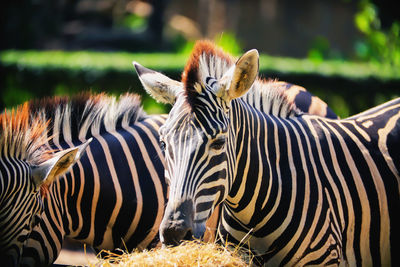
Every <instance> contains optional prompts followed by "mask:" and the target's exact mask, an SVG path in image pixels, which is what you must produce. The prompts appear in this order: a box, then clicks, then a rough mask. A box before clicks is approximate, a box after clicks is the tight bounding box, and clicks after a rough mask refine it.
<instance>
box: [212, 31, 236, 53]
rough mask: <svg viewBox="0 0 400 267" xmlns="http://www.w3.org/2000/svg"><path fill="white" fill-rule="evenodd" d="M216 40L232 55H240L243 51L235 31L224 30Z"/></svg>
mask: <svg viewBox="0 0 400 267" xmlns="http://www.w3.org/2000/svg"><path fill="white" fill-rule="evenodd" d="M214 41H215V43H216V44H217V45H218V46H220V47H222V49H224V50H225V51H227V52H228V53H230V54H232V55H240V54H241V53H242V52H243V51H242V46H241V45H240V42H239V40H238V39H237V38H236V36H235V34H234V33H231V32H224V33H222V34H221V35H219V36H216V37H215V38H214Z"/></svg>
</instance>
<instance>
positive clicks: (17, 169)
mask: <svg viewBox="0 0 400 267" xmlns="http://www.w3.org/2000/svg"><path fill="white" fill-rule="evenodd" d="M46 127H47V124H46V123H45V122H43V121H41V120H40V119H32V118H30V114H29V110H28V108H27V105H24V106H23V107H22V108H20V109H18V110H17V111H16V112H14V111H13V112H12V113H11V114H10V113H7V112H4V113H3V114H0V257H1V259H2V262H5V263H6V266H18V265H19V260H20V256H21V254H22V249H23V245H24V242H25V241H26V240H27V238H28V237H29V234H30V232H31V231H32V229H33V227H34V226H35V225H36V224H37V223H39V222H40V213H41V210H42V207H43V202H42V198H43V197H45V193H46V190H47V188H48V187H49V185H50V184H51V182H52V181H54V180H55V178H56V177H57V176H59V175H61V174H63V173H64V172H65V171H66V170H67V169H68V168H69V167H70V166H71V165H72V164H74V163H75V162H76V161H77V160H78V159H79V158H80V156H81V155H82V153H83V151H84V150H85V148H86V146H87V145H88V143H89V142H90V141H88V142H86V143H84V144H82V145H80V146H78V147H74V148H70V149H67V150H65V151H59V152H57V153H52V151H48V150H47V149H46V148H45V146H44V145H45V143H46V142H47V130H46Z"/></svg>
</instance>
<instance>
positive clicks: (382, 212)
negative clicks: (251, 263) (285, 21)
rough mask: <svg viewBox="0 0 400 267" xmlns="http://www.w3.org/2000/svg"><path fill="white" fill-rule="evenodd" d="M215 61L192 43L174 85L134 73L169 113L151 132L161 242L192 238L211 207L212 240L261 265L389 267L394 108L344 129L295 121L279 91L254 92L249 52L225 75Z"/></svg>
mask: <svg viewBox="0 0 400 267" xmlns="http://www.w3.org/2000/svg"><path fill="white" fill-rule="evenodd" d="M221 53H222V52H221V51H220V50H219V49H217V48H215V47H213V46H212V45H211V44H210V43H204V42H201V43H198V44H197V45H196V46H195V48H194V51H193V52H192V55H191V56H190V59H189V61H188V64H187V66H186V68H185V71H184V73H183V75H182V82H183V87H177V86H175V85H176V82H171V81H170V80H169V79H168V78H166V77H165V76H163V75H162V74H160V73H157V72H155V71H152V70H149V69H146V68H144V67H142V66H140V65H139V64H137V63H136V64H135V67H136V69H137V72H138V74H139V76H140V80H141V82H142V84H143V86H144V87H145V88H146V90H147V91H149V92H150V94H151V95H152V96H153V97H154V98H155V99H157V100H160V101H166V100H167V101H168V102H170V103H171V104H173V107H172V109H171V111H170V113H169V116H168V118H167V120H166V122H165V123H164V125H163V126H162V127H161V128H160V130H159V133H160V140H161V142H162V144H163V146H164V147H165V148H164V149H165V159H166V177H167V178H168V180H169V182H170V190H169V201H168V204H167V207H166V211H165V214H164V217H163V221H162V223H161V226H160V239H161V241H162V242H163V243H164V244H176V243H177V242H179V241H180V240H182V239H185V238H188V237H190V236H191V235H193V236H195V237H201V236H202V234H203V232H204V230H205V221H206V220H207V218H208V217H209V216H210V214H211V213H212V211H213V209H214V207H216V205H218V204H220V203H221V205H222V215H221V220H220V223H219V229H218V233H219V236H220V238H221V239H222V240H229V241H232V242H235V243H242V244H245V245H248V246H249V247H250V248H251V249H252V250H254V251H255V253H256V254H257V255H260V257H261V258H262V260H263V263H265V264H266V265H267V266H277V265H286V266H304V265H340V264H347V265H350V266H371V265H375V266H380V265H383V266H388V265H393V266H399V260H398V257H397V256H396V255H395V253H396V250H395V247H397V246H396V245H395V244H396V242H397V240H398V239H399V238H400V235H399V229H398V227H397V226H398V225H399V223H400V220H399V216H396V212H398V211H399V210H400V200H399V183H400V178H399V171H400V156H399V155H400V154H399V151H400V99H396V100H393V101H392V102H389V103H387V104H384V105H382V106H380V107H377V108H375V109H372V110H371V111H367V112H365V113H363V114H359V115H358V116H355V117H354V118H350V119H345V120H332V119H327V118H322V117H318V116H314V115H307V114H302V113H301V112H299V111H298V109H297V108H295V107H294V105H293V103H291V102H288V101H287V97H286V96H285V94H284V91H283V90H281V89H277V88H276V87H270V88H269V89H270V90H267V91H265V92H261V93H260V90H255V89H257V87H258V86H259V81H258V80H255V79H256V76H257V73H258V52H257V51H256V50H251V51H249V52H247V53H246V54H244V55H243V56H242V57H241V58H240V59H239V60H238V61H237V62H236V64H234V65H233V66H231V64H230V61H229V60H227V59H226V58H224V57H223V56H221V55H220V54H221ZM250 88H252V89H250ZM267 89H268V88H267Z"/></svg>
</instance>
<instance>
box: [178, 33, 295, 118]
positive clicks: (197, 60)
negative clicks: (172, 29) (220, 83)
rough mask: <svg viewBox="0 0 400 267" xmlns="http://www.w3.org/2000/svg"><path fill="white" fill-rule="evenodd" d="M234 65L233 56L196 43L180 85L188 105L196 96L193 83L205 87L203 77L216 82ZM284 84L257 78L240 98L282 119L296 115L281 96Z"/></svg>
mask: <svg viewBox="0 0 400 267" xmlns="http://www.w3.org/2000/svg"><path fill="white" fill-rule="evenodd" d="M234 64H235V60H234V59H233V57H232V56H231V55H229V54H228V53H226V52H224V51H223V50H222V49H221V48H219V47H217V46H216V45H215V44H214V43H212V42H211V41H205V40H203V41H198V42H196V44H195V46H194V48H193V51H192V53H191V55H190V57H189V60H188V62H187V64H186V66H185V69H184V71H183V73H182V82H183V85H184V90H185V94H186V98H187V101H188V103H189V105H190V106H192V107H193V106H194V103H195V99H196V97H197V96H198V95H199V92H198V89H196V84H198V83H200V84H205V83H206V79H207V77H214V78H215V79H217V80H218V79H220V78H222V76H223V75H224V74H225V72H226V71H228V70H229V68H230V67H232V66H233V65H234ZM286 85H287V84H286V83H283V82H277V81H275V80H269V81H266V80H264V79H261V78H257V79H256V80H255V82H254V84H253V86H252V88H250V90H249V91H248V92H247V93H246V94H245V95H244V96H242V97H241V98H242V100H244V101H245V102H246V103H247V104H249V105H251V106H253V107H255V108H257V109H259V110H260V111H262V112H264V113H268V114H271V115H275V116H284V117H286V116H290V115H292V114H297V113H298V112H299V111H298V109H297V108H296V106H295V105H294V102H293V100H292V101H291V100H289V99H288V98H287V95H286V94H285V88H286ZM259 103H263V105H260V104H259Z"/></svg>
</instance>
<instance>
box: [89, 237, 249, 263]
mask: <svg viewBox="0 0 400 267" xmlns="http://www.w3.org/2000/svg"><path fill="white" fill-rule="evenodd" d="M104 252H105V251H103V253H104ZM106 253H107V256H105V257H103V258H98V261H97V262H95V263H93V262H92V263H90V264H89V266H91V267H99V266H102V267H108V266H110V267H115V266H119V267H127V266H129V267H131V266H145V267H146V266H164V267H169V266H171V267H175V266H231V267H235V266H248V265H249V263H251V260H252V256H251V253H250V252H249V251H248V250H246V249H244V248H242V247H237V246H236V247H234V246H229V245H225V246H222V245H218V244H216V243H205V242H200V241H185V242H183V243H182V244H181V245H179V246H176V247H164V248H155V249H152V250H148V251H142V252H137V251H135V252H133V253H123V254H122V255H116V254H113V253H111V252H107V251H106Z"/></svg>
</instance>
